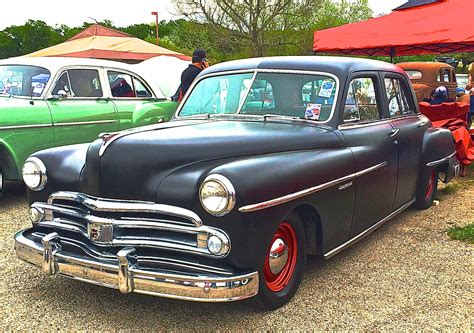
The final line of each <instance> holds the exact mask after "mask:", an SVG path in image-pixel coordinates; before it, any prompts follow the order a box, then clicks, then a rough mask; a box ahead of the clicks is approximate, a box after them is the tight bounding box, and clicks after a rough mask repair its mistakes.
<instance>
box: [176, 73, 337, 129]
mask: <svg viewBox="0 0 474 333" xmlns="http://www.w3.org/2000/svg"><path fill="white" fill-rule="evenodd" d="M245 73H253V74H254V75H253V78H252V84H251V85H250V87H251V86H252V85H253V83H254V81H255V79H256V77H257V75H258V74H259V73H277V74H303V75H321V76H327V77H330V78H332V79H334V81H335V82H336V86H337V90H336V94H335V95H334V103H333V105H332V108H331V114H330V115H329V118H328V119H327V120H325V121H317V120H313V123H314V124H327V123H329V122H330V121H331V120H332V119H333V117H334V114H335V113H336V112H335V110H336V105H337V100H338V97H339V92H340V90H341V86H340V81H339V78H338V77H337V76H336V75H334V74H332V73H327V72H319V71H308V70H296V69H268V68H251V69H240V70H231V71H223V72H215V73H210V74H206V75H203V76H201V77H199V78H198V79H197V80H195V81H194V82H193V83H192V84H191V86H190V87H189V89H188V91H187V92H186V95H184V97H183V100H182V102H181V103H179V105H178V108H177V109H176V112H175V114H174V118H175V119H186V118H188V117H189V116H184V117H182V116H180V115H179V113H180V112H181V109H182V108H183V106H184V104H186V101H187V100H188V97H189V95H190V94H191V93H192V91H193V90H194V87H195V86H196V85H197V84H198V83H199V82H201V81H202V80H204V79H206V78H209V77H218V76H223V75H233V74H245ZM249 91H250V89H249ZM244 101H245V100H244ZM242 106H243V103H242V105H239V109H238V110H237V111H236V113H231V114H232V115H238V114H240V111H241V108H242ZM301 120H307V119H304V118H301Z"/></svg>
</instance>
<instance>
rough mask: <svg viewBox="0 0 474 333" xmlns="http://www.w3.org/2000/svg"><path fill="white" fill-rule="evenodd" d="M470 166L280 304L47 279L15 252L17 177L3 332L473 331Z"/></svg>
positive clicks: (20, 204) (20, 208) (310, 270)
mask: <svg viewBox="0 0 474 333" xmlns="http://www.w3.org/2000/svg"><path fill="white" fill-rule="evenodd" d="M470 173H471V175H470V178H464V179H461V180H459V181H458V184H457V186H456V187H457V191H456V193H455V194H450V195H443V194H440V195H439V199H440V204H439V205H438V206H433V207H431V208H430V209H428V210H426V211H417V210H414V209H409V210H407V211H405V212H404V213H402V214H401V215H399V216H398V217H396V218H395V219H393V220H392V221H390V222H388V223H386V224H385V225H384V226H382V227H381V228H380V229H379V230H377V231H375V232H374V233H373V234H371V235H370V236H368V237H367V238H366V239H364V240H363V241H361V242H359V243H358V244H356V245H355V246H352V247H351V248H350V249H348V250H346V251H344V252H343V253H341V254H339V255H337V256H336V257H334V258H333V259H331V260H329V261H324V260H322V259H315V258H309V260H308V265H307V268H306V273H305V277H304V279H303V282H302V285H301V286H300V290H299V292H298V293H297V294H296V296H295V298H294V299H293V300H292V301H291V302H290V303H289V304H288V305H286V306H285V307H283V308H281V309H278V310H276V311H273V312H262V311H260V310H258V309H257V308H256V304H255V303H254V301H252V300H246V301H243V302H236V303H222V304H204V303H191V302H182V301H175V300H168V299H160V298H155V297H151V296H144V295H137V294H130V295H122V294H121V293H119V292H118V291H116V290H112V289H107V288H102V287H98V286H93V285H89V284H86V283H81V282H77V281H73V280H69V279H66V278H61V277H58V278H50V277H45V276H44V275H43V274H42V273H41V272H40V271H39V270H38V269H36V268H35V267H32V266H29V265H27V264H25V263H23V262H21V261H20V260H19V259H16V258H15V256H14V251H13V239H12V237H13V235H14V233H15V232H16V231H17V230H19V229H22V228H24V227H28V226H29V222H27V204H26V200H25V194H24V191H23V190H22V188H21V187H20V186H17V185H10V186H9V188H7V190H9V194H8V195H7V196H6V197H5V198H4V199H0V207H1V213H0V239H1V243H0V247H1V255H0V267H1V271H0V272H1V274H0V307H1V308H0V314H1V322H0V331H5V330H31V329H34V330H40V331H41V330H60V329H61V330H77V329H88V330H116V329H139V330H143V331H150V330H164V329H167V330H168V329H173V330H176V329H193V330H195V329H199V330H201V329H206V330H216V329H219V330H227V329H231V330H235V329H239V330H248V329H275V330H281V329H300V330H313V329H316V330H413V329H416V330H421V329H424V330H425V329H426V330H428V329H429V330H433V329H434V330H462V331H468V330H471V331H472V329H473V318H474V316H473V314H474V308H473V300H474V297H473V296H474V292H473V291H474V285H473V277H474V274H473V273H474V272H473V268H474V265H473V263H474V261H473V248H474V247H473V246H472V245H469V244H466V243H462V242H459V241H452V240H450V239H449V238H448V236H447V235H446V232H445V231H446V229H447V228H448V227H450V226H454V225H458V226H462V225H466V224H469V223H473V222H474V209H473V208H474V207H473V204H472V200H473V197H474V175H473V174H474V168H471V172H470ZM449 212H454V213H455V215H453V214H450V213H449Z"/></svg>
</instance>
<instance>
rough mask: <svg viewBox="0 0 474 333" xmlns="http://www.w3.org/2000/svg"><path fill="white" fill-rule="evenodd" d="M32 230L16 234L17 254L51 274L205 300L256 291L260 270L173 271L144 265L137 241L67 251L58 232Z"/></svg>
mask: <svg viewBox="0 0 474 333" xmlns="http://www.w3.org/2000/svg"><path fill="white" fill-rule="evenodd" d="M30 232H31V230H28V229H27V230H24V231H20V232H18V233H17V234H16V235H15V251H16V254H17V256H18V257H19V258H20V259H22V260H24V261H26V262H28V263H30V264H33V265H35V266H38V267H41V268H42V270H43V271H44V272H45V273H46V274H48V275H62V276H66V277H69V278H73V279H76V280H80V281H84V282H89V283H93V284H97V285H101V286H104V287H109V288H114V289H119V290H120V291H121V292H123V293H130V292H136V293H141V294H150V295H155V296H161V297H168V298H175V299H182V300H190V301H201V302H227V301H236V300H241V299H245V298H249V297H252V296H254V295H256V294H257V292H258V272H250V273H246V274H239V275H231V276H228V275H227V276H219V275H218V274H215V275H213V274H207V275H205V276H204V275H203V274H196V273H194V274H193V273H184V272H183V273H176V272H169V271H164V270H160V269H157V268H153V267H146V266H145V265H142V263H141V262H140V260H139V258H138V257H137V256H136V254H135V249H134V248H133V247H124V248H122V249H121V250H120V251H118V253H117V255H116V257H115V258H112V259H111V258H108V259H103V258H100V257H99V256H97V255H94V253H92V252H91V253H90V254H84V255H78V254H76V253H69V252H66V251H63V249H62V246H61V239H60V237H59V236H58V234H57V233H54V232H53V233H49V234H46V235H44V236H43V237H42V238H41V242H38V241H36V240H34V239H30V238H27V237H26V234H27V233H30Z"/></svg>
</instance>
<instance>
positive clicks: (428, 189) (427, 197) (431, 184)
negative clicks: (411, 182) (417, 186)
mask: <svg viewBox="0 0 474 333" xmlns="http://www.w3.org/2000/svg"><path fill="white" fill-rule="evenodd" d="M436 178H437V174H436V170H433V171H431V175H430V179H429V181H428V186H427V187H426V193H425V201H429V200H430V199H431V196H432V195H433V191H434V188H435V183H436V181H437V179H436Z"/></svg>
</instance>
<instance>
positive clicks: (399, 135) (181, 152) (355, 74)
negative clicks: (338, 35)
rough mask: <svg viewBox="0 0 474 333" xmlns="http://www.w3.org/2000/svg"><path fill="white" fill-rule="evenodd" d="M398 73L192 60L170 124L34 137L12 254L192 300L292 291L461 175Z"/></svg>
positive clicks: (448, 139) (354, 62) (326, 64)
mask: <svg viewBox="0 0 474 333" xmlns="http://www.w3.org/2000/svg"><path fill="white" fill-rule="evenodd" d="M454 149H455V148H454V142H453V138H452V136H451V133H450V132H449V131H448V130H444V129H439V128H433V127H432V126H431V123H430V121H429V120H428V119H427V118H426V117H424V116H423V115H421V114H420V113H419V112H418V108H417V104H416V100H415V95H414V92H413V89H412V87H411V85H410V81H409V80H408V77H407V76H406V74H405V73H404V72H403V71H402V70H401V69H399V68H398V67H396V66H394V65H391V64H387V63H383V62H378V61H371V60H363V59H355V58H333V57H275V58H262V59H249V60H242V61H235V62H228V63H223V64H220V65H216V66H212V67H211V68H209V69H207V70H205V71H204V72H202V73H201V75H200V76H199V77H198V78H197V80H196V81H195V82H194V85H193V86H192V87H191V89H190V90H189V92H188V94H187V95H186V96H185V97H184V100H183V102H182V103H181V105H180V106H179V108H178V110H177V112H176V114H175V116H174V120H173V121H171V122H170V123H165V124H159V125H153V126H150V127H143V128H140V129H135V130H131V131H125V132H120V133H106V134H102V135H101V136H100V138H99V139H98V140H96V141H95V142H93V143H92V144H86V145H75V146H66V147H62V148H55V149H50V150H44V151H41V152H38V153H36V154H34V155H32V156H31V157H30V158H29V159H28V160H27V162H26V163H25V166H24V168H23V179H24V181H25V183H26V184H27V186H28V188H29V190H28V198H29V202H30V204H31V207H30V212H29V213H30V214H29V215H30V218H31V221H32V224H33V226H32V228H30V229H26V230H23V231H20V232H19V233H17V234H16V236H15V241H16V242H15V247H16V253H17V256H18V257H20V258H21V259H23V260H25V261H27V262H29V263H32V264H34V265H36V266H39V267H41V268H42V270H43V271H44V272H45V273H46V274H50V275H57V274H59V275H63V276H67V277H70V278H74V279H78V280H81V281H85V282H90V283H95V284H99V285H102V286H106V287H111V288H116V289H119V290H120V291H121V292H124V293H128V292H138V293H144V294H152V295H157V296H163V297H171V298H177V299H183V300H193V301H208V302H217V301H234V300H240V299H245V298H249V297H252V296H255V295H257V297H258V300H259V301H260V303H261V304H263V306H265V307H266V308H269V309H274V308H277V307H279V306H282V305H283V304H285V303H287V302H288V301H289V300H290V299H291V298H292V297H293V295H294V294H295V292H296V291H297V289H298V286H299V284H300V281H301V278H302V276H303V271H304V266H305V262H306V256H307V255H318V256H322V257H324V258H330V257H332V256H334V255H335V254H337V253H338V252H340V251H341V250H343V249H344V248H346V247H348V246H349V245H351V244H353V243H354V242H356V241H358V240H360V239H361V238H363V237H364V236H366V235H367V234H369V233H370V232H372V231H373V230H374V229H376V228H377V227H379V226H380V225H381V224H383V223H384V222H386V221H387V220H389V219H390V218H392V217H394V216H395V215H397V214H398V213H400V212H402V211H403V210H405V209H406V208H408V207H410V206H411V205H413V204H414V205H416V206H417V207H418V208H421V209H425V208H428V207H429V206H430V205H431V203H432V201H433V196H434V194H435V192H436V189H437V183H438V179H441V180H442V181H444V182H447V181H449V180H450V179H451V178H453V177H454V176H455V175H456V172H458V169H459V166H458V163H457V161H456V160H455V158H454V155H455V150H454Z"/></svg>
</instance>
